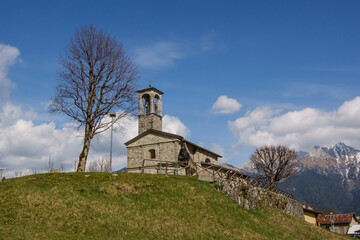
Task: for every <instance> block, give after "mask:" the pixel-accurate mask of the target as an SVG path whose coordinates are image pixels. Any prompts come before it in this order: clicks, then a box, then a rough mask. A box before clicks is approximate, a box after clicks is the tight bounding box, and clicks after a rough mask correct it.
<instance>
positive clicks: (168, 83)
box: [0, 1, 360, 171]
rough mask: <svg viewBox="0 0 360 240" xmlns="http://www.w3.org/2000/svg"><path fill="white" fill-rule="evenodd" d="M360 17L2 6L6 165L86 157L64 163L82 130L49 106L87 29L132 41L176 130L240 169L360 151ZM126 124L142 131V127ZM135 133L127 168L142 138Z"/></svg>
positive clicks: (289, 6)
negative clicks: (341, 148) (335, 148)
mask: <svg viewBox="0 0 360 240" xmlns="http://www.w3.org/2000/svg"><path fill="white" fill-rule="evenodd" d="M359 11H360V2H359V1H222V2H220V1H101V2H100V1H61V2H60V1H31V2H30V1H1V14H0V23H1V27H0V44H1V45H0V49H2V50H3V51H0V87H1V88H2V90H1V91H0V94H1V95H0V101H1V104H0V107H1V110H0V133H1V134H2V135H3V136H6V138H5V139H6V140H4V139H3V140H2V141H0V151H2V152H4V155H5V158H4V159H3V161H4V162H5V164H6V165H7V167H8V168H9V169H11V171H23V170H24V169H30V168H38V169H40V168H44V166H45V165H46V161H47V159H48V158H49V156H50V155H51V157H52V158H53V159H54V161H55V162H56V163H59V162H60V161H61V162H62V161H63V162H64V164H65V165H67V166H68V167H69V168H70V166H71V159H72V158H75V157H77V155H78V153H80V147H78V148H77V147H73V150H72V152H71V154H70V153H69V154H66V155H65V156H61V151H62V150H63V149H67V146H69V145H67V144H70V143H63V141H65V140H66V139H67V140H68V139H69V134H70V135H71V134H74V133H73V132H74V131H72V130H71V128H70V127H69V124H70V119H67V118H64V117H58V116H51V115H49V114H48V113H47V104H48V102H49V100H50V98H51V96H53V95H54V87H55V86H56V83H57V77H56V71H57V70H58V69H59V57H60V56H61V54H62V53H63V51H64V48H65V44H66V41H68V40H69V39H70V38H71V37H72V35H73V33H74V29H75V27H80V26H82V25H84V24H94V25H95V26H96V27H98V28H101V29H103V30H105V31H107V32H108V33H110V34H111V35H113V36H114V37H115V38H116V39H117V40H118V41H120V42H122V43H123V45H124V47H125V48H126V49H127V52H128V54H129V55H130V57H131V58H132V59H133V60H134V62H135V63H136V64H137V65H138V67H139V71H140V75H141V78H140V80H139V87H140V88H144V87H146V86H147V85H148V84H149V83H151V84H152V85H153V86H155V87H156V88H158V89H159V90H161V91H163V92H164V93H165V95H164V98H163V111H164V114H166V115H167V123H169V122H175V123H176V124H173V125H172V126H171V127H167V129H168V130H169V131H173V132H175V133H178V134H183V135H185V136H186V137H187V138H188V139H189V140H190V141H193V142H195V143H198V144H201V145H203V146H204V147H207V148H210V149H212V150H214V151H218V152H219V153H220V154H223V155H224V161H226V162H227V163H230V164H233V165H235V166H238V165H240V164H241V163H243V162H246V161H248V158H249V155H250V154H251V153H252V151H253V149H254V146H260V145H262V144H270V143H273V144H286V145H289V146H292V147H295V148H297V149H298V150H309V149H310V148H311V146H313V145H331V144H335V143H336V142H338V141H343V142H345V143H347V144H350V145H352V146H354V147H356V148H360V138H359V137H358V136H360V135H359V134H360V125H359V123H358V122H360V121H358V119H360V106H359V105H360V98H357V97H358V96H360V94H359V89H360V81H359V77H360V47H359V42H360V31H359V26H360V15H359ZM5 50H9V51H5ZM5 82H6V84H5ZM1 84H2V85H1ZM220 96H222V98H219V97H220ZM219 99H220V100H221V101H220V100H219ZM218 100H219V102H218V103H217V104H216V105H215V103H216V102H217V101H218ZM215 106H217V108H216V107H215ZM170 119H171V121H170ZM165 125H166V124H165ZM24 126H27V127H26V130H22V129H24ZM126 126H127V127H128V128H130V127H131V128H134V127H135V128H136V119H135V118H133V119H130V120H128V125H126ZM29 129H30V130H29ZM124 131H126V130H124ZM124 131H123V132H122V133H118V135H119V136H118V138H117V139H118V140H117V144H118V145H119V147H118V149H120V150H118V152H116V153H115V154H118V159H117V160H116V161H115V163H114V164H115V166H116V167H122V166H124V164H125V160H124V159H125V158H126V151H125V150H124V147H123V146H122V143H123V142H124V141H126V140H128V139H126V138H130V137H132V136H133V135H134V132H136V130H133V129H132V130H128V132H126V133H125V132H124ZM15 132H16V133H17V135H14V133H15ZM75 132H76V131H75ZM129 132H131V133H129ZM78 134H80V133H78ZM121 134H122V135H121ZM120 135H121V136H120ZM16 136H17V138H21V139H22V140H23V141H17V140H16ZM27 136H32V137H33V138H31V137H27ZM59 136H63V139H62V138H57V140H56V141H52V140H51V139H52V138H54V137H55V138H56V137H59ZM12 137H13V138H14V139H13V138H12ZM25 139H28V140H25ZM46 139H47V140H46ZM106 139H108V138H107V135H105V136H104V137H103V138H100V139H99V140H97V141H96V142H95V143H94V148H93V149H92V152H93V156H94V157H95V156H103V157H107V156H106V154H107V151H108V147H107V144H108V141H107V140H106ZM43 142H46V145H42V144H43ZM75 142H77V144H78V145H79V137H78V138H77V140H75ZM32 144H35V145H36V146H35V145H34V146H33V145H32ZM52 144H54V146H53V145H52ZM59 144H60V145H61V146H62V148H59ZM24 145H27V146H31V147H29V151H25V150H24V149H26V147H24ZM55 145H56V146H55ZM70 145H71V144H70ZM78 145H76V146H78ZM31 149H38V150H37V151H36V153H31V151H30V150H31ZM44 149H46V150H44ZM51 149H52V150H51ZM54 152H56V154H55V153H54ZM35 158H36V159H38V160H34V159H35Z"/></svg>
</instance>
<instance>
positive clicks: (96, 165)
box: [88, 157, 111, 172]
mask: <svg viewBox="0 0 360 240" xmlns="http://www.w3.org/2000/svg"><path fill="white" fill-rule="evenodd" d="M88 172H111V169H110V161H109V160H108V159H105V158H102V157H100V158H97V159H95V160H92V161H90V163H89V165H88Z"/></svg>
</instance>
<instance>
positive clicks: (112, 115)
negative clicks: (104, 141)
mask: <svg viewBox="0 0 360 240" xmlns="http://www.w3.org/2000/svg"><path fill="white" fill-rule="evenodd" d="M110 117H111V141H110V172H112V140H113V126H114V118H115V117H116V113H110Z"/></svg>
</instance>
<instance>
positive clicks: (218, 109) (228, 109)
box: [211, 96, 242, 114]
mask: <svg viewBox="0 0 360 240" xmlns="http://www.w3.org/2000/svg"><path fill="white" fill-rule="evenodd" d="M241 107H242V105H241V104H240V103H238V101H236V99H233V98H228V97H227V96H220V97H219V98H218V99H217V100H216V102H215V103H214V105H213V106H212V108H211V109H212V111H213V113H215V114H231V113H235V112H237V111H239V110H240V109H241Z"/></svg>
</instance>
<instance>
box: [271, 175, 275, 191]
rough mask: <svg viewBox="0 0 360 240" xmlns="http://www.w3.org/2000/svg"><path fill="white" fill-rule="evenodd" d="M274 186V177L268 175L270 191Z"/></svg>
mask: <svg viewBox="0 0 360 240" xmlns="http://www.w3.org/2000/svg"><path fill="white" fill-rule="evenodd" d="M274 188H275V180H274V177H273V176H271V177H270V191H273V190H274Z"/></svg>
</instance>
